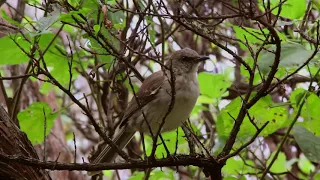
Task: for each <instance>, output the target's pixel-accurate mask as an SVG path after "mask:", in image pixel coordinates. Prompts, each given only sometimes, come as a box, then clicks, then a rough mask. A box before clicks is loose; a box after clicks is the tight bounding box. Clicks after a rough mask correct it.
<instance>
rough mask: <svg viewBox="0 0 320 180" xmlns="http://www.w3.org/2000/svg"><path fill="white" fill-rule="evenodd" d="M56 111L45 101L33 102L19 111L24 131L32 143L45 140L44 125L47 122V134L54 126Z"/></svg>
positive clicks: (19, 118)
mask: <svg viewBox="0 0 320 180" xmlns="http://www.w3.org/2000/svg"><path fill="white" fill-rule="evenodd" d="M56 117H57V114H56V113H53V112H52V110H51V108H50V106H49V105H48V104H46V103H44V102H35V103H32V104H31V105H30V106H29V107H28V108H26V109H25V110H23V111H21V112H19V113H18V120H19V123H20V127H21V130H22V131H24V132H25V133H26V134H27V135H28V138H29V140H30V141H31V142H32V144H39V143H41V142H43V140H44V128H45V127H44V125H45V122H46V136H47V135H48V134H49V132H50V131H51V129H52V127H53V123H54V120H55V118H56Z"/></svg>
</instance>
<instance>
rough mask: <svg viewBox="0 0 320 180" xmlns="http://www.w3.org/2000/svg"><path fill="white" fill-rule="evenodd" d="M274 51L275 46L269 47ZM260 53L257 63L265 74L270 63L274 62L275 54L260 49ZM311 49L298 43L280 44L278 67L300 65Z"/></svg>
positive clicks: (308, 55) (268, 69)
mask: <svg viewBox="0 0 320 180" xmlns="http://www.w3.org/2000/svg"><path fill="white" fill-rule="evenodd" d="M270 50H271V51H274V50H275V48H274V47H272V48H270ZM262 52H263V53H262V55H261V57H260V58H259V60H258V65H259V68H260V70H261V71H262V72H263V73H264V74H267V73H268V72H269V71H270V69H271V66H272V64H273V63H274V58H275V55H274V53H271V52H269V51H262ZM312 53H313V51H312V50H306V49H305V48H304V46H302V45H300V44H282V46H281V57H280V64H279V66H280V67H285V68H292V67H297V66H300V65H302V64H303V63H304V62H305V61H306V60H307V59H308V58H309V57H310V56H311V55H312Z"/></svg>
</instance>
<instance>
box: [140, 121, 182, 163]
mask: <svg viewBox="0 0 320 180" xmlns="http://www.w3.org/2000/svg"><path fill="white" fill-rule="evenodd" d="M161 136H162V138H163V139H164V142H165V144H166V146H167V148H168V149H169V152H170V153H174V152H175V149H176V141H177V131H171V132H165V133H162V134H161ZM144 139H145V144H146V154H147V155H150V154H151V151H152V144H153V141H152V138H151V136H149V135H145V137H144ZM157 144H160V145H159V146H158V147H157V150H156V157H159V158H162V157H163V156H166V155H167V152H166V150H165V148H164V145H163V144H162V141H161V140H160V138H158V141H157ZM187 147H188V144H187V141H186V139H185V134H184V132H183V130H182V129H181V128H180V127H179V128H178V152H183V153H187V152H188V148H187Z"/></svg>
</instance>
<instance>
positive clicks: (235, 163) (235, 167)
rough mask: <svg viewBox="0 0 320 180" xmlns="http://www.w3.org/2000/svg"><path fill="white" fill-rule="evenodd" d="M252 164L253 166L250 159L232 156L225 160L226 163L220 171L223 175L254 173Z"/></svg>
mask: <svg viewBox="0 0 320 180" xmlns="http://www.w3.org/2000/svg"><path fill="white" fill-rule="evenodd" d="M250 166H251V167H250ZM252 166H254V162H252V161H251V160H246V162H244V161H243V160H242V159H240V158H237V157H233V158H229V159H228V160H227V163H226V165H225V166H223V168H222V173H223V174H224V175H238V174H246V173H254V172H255V169H253V168H252Z"/></svg>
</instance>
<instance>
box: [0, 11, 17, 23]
mask: <svg viewBox="0 0 320 180" xmlns="http://www.w3.org/2000/svg"><path fill="white" fill-rule="evenodd" d="M1 15H2V18H3V19H4V20H6V21H8V22H9V23H10V24H13V25H16V26H18V27H22V25H21V24H20V23H19V22H18V21H15V20H13V19H12V18H10V17H9V16H8V15H7V13H6V12H5V11H4V10H1Z"/></svg>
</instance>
